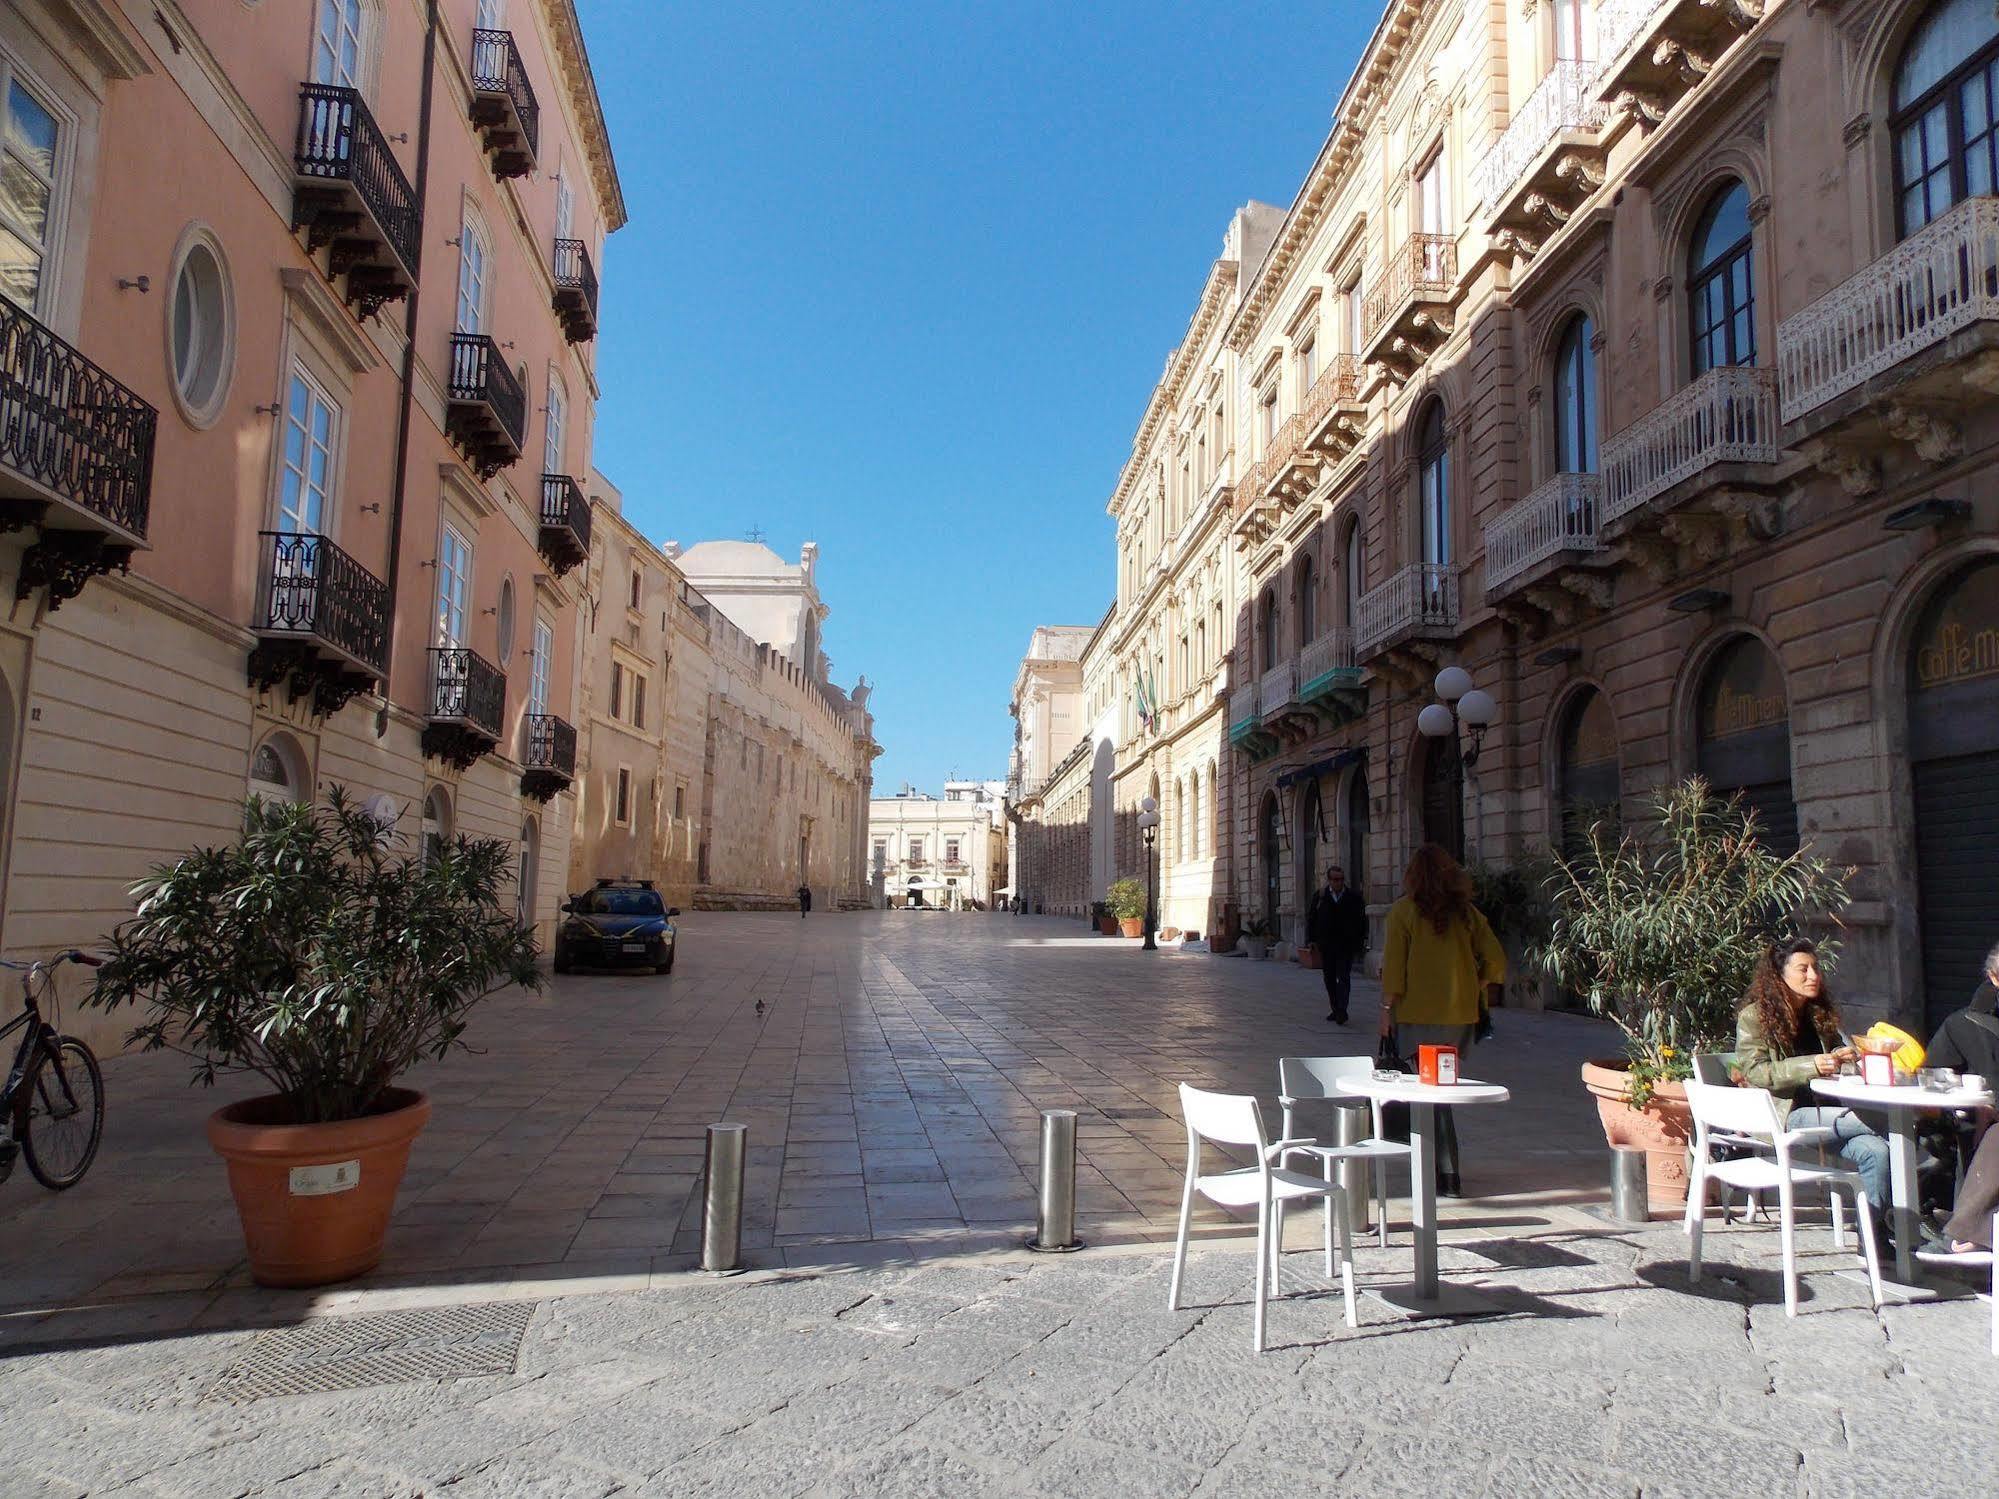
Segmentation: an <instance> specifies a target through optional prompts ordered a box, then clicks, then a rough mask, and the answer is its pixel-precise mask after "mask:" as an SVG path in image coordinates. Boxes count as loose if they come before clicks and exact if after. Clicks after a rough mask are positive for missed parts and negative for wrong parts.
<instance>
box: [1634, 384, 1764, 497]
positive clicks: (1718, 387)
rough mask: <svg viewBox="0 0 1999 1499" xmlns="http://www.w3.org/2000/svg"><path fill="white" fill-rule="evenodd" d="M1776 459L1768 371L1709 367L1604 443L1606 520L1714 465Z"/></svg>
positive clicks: (1762, 461)
mask: <svg viewBox="0 0 1999 1499" xmlns="http://www.w3.org/2000/svg"><path fill="white" fill-rule="evenodd" d="M1776 461H1777V398H1776V391H1775V383H1774V381H1773V379H1772V375H1771V371H1769V370H1767V369H1762V368H1759V367H1757V366H1754V365H1740V364H1735V365H1724V366H1722V367H1721V368H1720V369H1712V370H1709V371H1708V372H1707V373H1706V374H1705V375H1702V376H1701V377H1700V378H1699V379H1698V380H1696V381H1694V383H1693V384H1691V385H1689V386H1687V387H1685V388H1684V389H1682V390H1680V391H1678V392H1676V393H1675V394H1674V395H1672V396H1671V397H1669V398H1668V399H1666V400H1665V401H1662V402H1661V403H1660V404H1659V405H1657V406H1655V407H1653V408H1652V410H1651V411H1649V412H1647V413H1646V414H1645V415H1644V416H1641V417H1639V418H1638V420H1637V421H1635V422H1633V423H1631V425H1630V426H1628V427H1625V428H1624V429H1623V430H1622V431H1619V432H1617V433H1615V434H1614V435H1612V436H1611V437H1610V438H1608V439H1607V440H1606V441H1605V442H1604V445H1603V513H1602V515H1601V516H1600V517H1599V518H1598V523H1599V524H1600V525H1608V524H1609V523H1610V522H1612V521H1614V520H1617V519H1618V518H1619V517H1621V516H1624V515H1627V514H1629V513H1630V512H1631V511H1633V510H1636V509H1637V508H1638V507H1639V506H1640V505H1643V504H1644V503H1646V501H1648V500H1651V499H1653V498H1655V497H1656V496H1658V495H1661V494H1663V493H1665V492H1666V491H1667V490H1669V489H1671V488H1672V487H1673V486H1674V485H1675V484H1678V483H1681V482H1682V481H1683V480H1686V479H1689V478H1691V477H1693V475H1695V474H1697V473H1699V472H1700V471H1701V470H1702V469H1704V468H1707V467H1709V466H1710V465H1711V464H1716V463H1775V462H1776Z"/></svg>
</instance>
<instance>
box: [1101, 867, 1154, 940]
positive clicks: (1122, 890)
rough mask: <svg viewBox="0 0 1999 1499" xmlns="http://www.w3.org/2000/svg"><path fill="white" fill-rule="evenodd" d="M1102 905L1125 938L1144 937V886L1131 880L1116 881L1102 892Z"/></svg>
mask: <svg viewBox="0 0 1999 1499" xmlns="http://www.w3.org/2000/svg"><path fill="white" fill-rule="evenodd" d="M1104 903H1105V904H1106V905H1107V906H1109V907H1110V913H1111V915H1112V916H1114V917H1115V918H1116V919H1117V923H1118V927H1119V929H1120V930H1122V931H1123V933H1124V934H1125V936H1127V937H1142V936H1144V935H1145V930H1144V928H1145V886H1143V885H1141V884H1140V883H1139V882H1138V881H1137V880H1133V879H1123V880H1116V881H1114V882H1112V884H1111V888H1110V889H1108V890H1106V891H1105V892H1104Z"/></svg>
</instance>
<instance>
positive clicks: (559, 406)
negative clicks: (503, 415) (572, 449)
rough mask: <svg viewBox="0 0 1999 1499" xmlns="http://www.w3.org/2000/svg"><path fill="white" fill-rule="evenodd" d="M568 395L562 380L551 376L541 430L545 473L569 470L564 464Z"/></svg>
mask: <svg viewBox="0 0 1999 1499" xmlns="http://www.w3.org/2000/svg"><path fill="white" fill-rule="evenodd" d="M567 407H568V397H566V396H565V395H563V393H562V381H561V380H560V379H558V378H555V377H554V376H551V377H550V379H549V382H548V409H547V411H546V412H545V413H544V421H543V423H542V430H541V471H542V472H543V473H545V474H563V473H567V472H568V470H567V469H565V468H564V467H563V466H562V424H563V422H564V420H565V419H566V416H567Z"/></svg>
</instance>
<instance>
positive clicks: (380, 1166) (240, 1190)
mask: <svg viewBox="0 0 1999 1499" xmlns="http://www.w3.org/2000/svg"><path fill="white" fill-rule="evenodd" d="M284 1117H285V1109H284V1103H283V1100H282V1099H280V1098H279V1097H278V1096H277V1095H276V1094H269V1095H266V1096H265V1097H262V1098H250V1099H245V1100H244V1101H243V1102H242V1103H232V1104H230V1105H229V1106H228V1107H227V1108H222V1109H217V1110H216V1111H215V1112H214V1113H213V1114H211V1115H209V1118H208V1143H209V1144H210V1145H212V1146H214V1147H215V1153H216V1154H217V1155H219V1156H221V1157H222V1159H223V1160H224V1161H226V1162H227V1163H228V1165H229V1190H230V1192H231V1194H232V1195H234V1197H235V1198H236V1212H237V1214H238V1216H240V1217H241V1218H242V1220H243V1242H244V1244H245V1245H246V1246H247V1247H248V1249H249V1251H250V1273H251V1275H253V1276H255V1277H256V1280H257V1283H258V1284H259V1285H265V1286H323V1285H326V1284H328V1283H330V1282H332V1281H336V1280H349V1279H352V1278H353V1277H354V1276H356V1275H361V1274H364V1273H365V1272H367V1271H369V1270H372V1269H373V1268H374V1267H375V1266H376V1264H377V1263H379V1262H380V1260H381V1258H382V1241H383V1239H384V1238H386V1237H387V1235H388V1231H389V1214H390V1213H391V1212H392V1211H393V1210H394V1208H395V1205H396V1189H397V1188H398V1187H399V1186H401V1185H402V1180H403V1169H404V1167H406V1166H407V1165H408V1164H409V1157H410V1144H411V1142H412V1141H414V1140H415V1139H416V1137H417V1134H418V1132H419V1131H420V1130H422V1128H423V1127H424V1125H425V1124H427V1123H428V1122H429V1120H430V1100H429V1099H428V1098H427V1097H425V1096H424V1095H423V1094H421V1093H417V1092H413V1091H411V1090H409V1089H406V1088H391V1089H389V1090H388V1091H387V1092H385V1093H384V1094H383V1095H382V1108H381V1110H380V1111H379V1112H377V1113H374V1114H370V1115H368V1116H367V1117H366V1118H364V1119H343V1120H341V1121H339V1122H338V1123H334V1124H286V1123H282V1122H280V1121H282V1120H283V1119H284Z"/></svg>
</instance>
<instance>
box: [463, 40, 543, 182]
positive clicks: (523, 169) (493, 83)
mask: <svg viewBox="0 0 1999 1499" xmlns="http://www.w3.org/2000/svg"><path fill="white" fill-rule="evenodd" d="M472 101H473V102H472V120H473V123H474V124H476V125H479V126H480V127H482V128H483V129H484V130H485V132H486V148H487V149H488V150H489V151H492V152H493V153H494V156H493V172H494V174H495V175H496V176H498V177H502V178H506V177H524V176H526V175H527V174H528V173H529V172H531V171H533V170H534V164H535V160H536V158H537V157H538V156H539V155H540V154H541V149H540V148H541V106H540V105H539V104H538V103H537V102H536V101H535V97H534V88H533V86H532V85H531V84H530V83H529V82H528V75H527V69H526V68H525V67H523V66H522V65H521V49H520V48H519V47H516V46H515V45H514V34H513V33H512V32H511V31H474V32H473V33H472ZM502 101H504V103H503V102H502ZM508 114H511V115H512V116H513V119H512V121H511V126H510V122H509V121H508V119H507V116H508Z"/></svg>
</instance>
